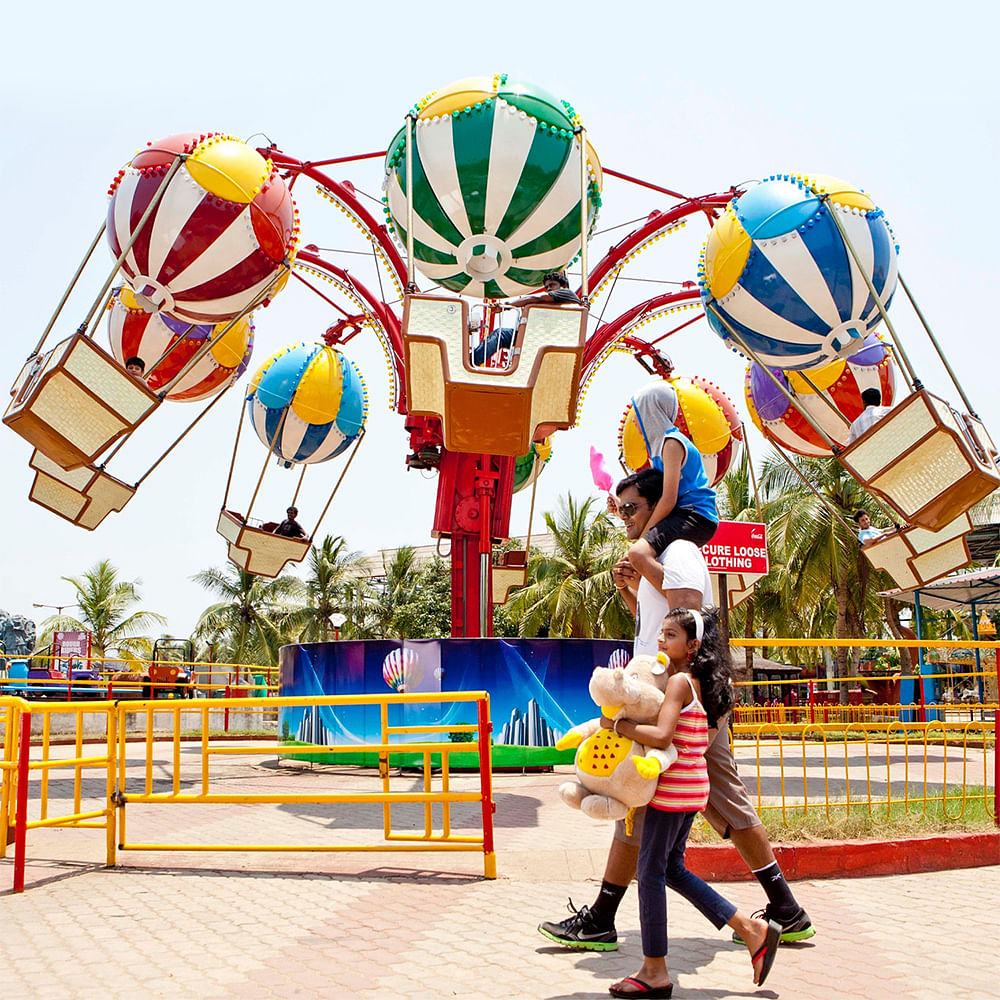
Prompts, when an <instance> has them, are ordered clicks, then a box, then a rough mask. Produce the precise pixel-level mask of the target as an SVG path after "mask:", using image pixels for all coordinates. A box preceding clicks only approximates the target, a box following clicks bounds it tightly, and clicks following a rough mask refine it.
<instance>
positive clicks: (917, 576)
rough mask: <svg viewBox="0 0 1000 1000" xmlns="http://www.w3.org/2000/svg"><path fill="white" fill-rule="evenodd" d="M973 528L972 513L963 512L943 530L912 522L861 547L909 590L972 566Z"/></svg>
mask: <svg viewBox="0 0 1000 1000" xmlns="http://www.w3.org/2000/svg"><path fill="white" fill-rule="evenodd" d="M971 530H972V521H971V520H970V519H969V515H968V514H961V515H960V516H959V517H956V518H955V520H954V521H952V522H951V523H950V524H947V525H945V526H944V527H943V528H942V529H941V530H940V531H928V530H927V529H926V528H920V527H917V526H914V525H911V526H909V527H905V528H901V529H899V530H898V531H891V532H889V533H887V534H885V535H883V536H882V537H881V538H874V539H872V540H871V541H870V542H866V543H865V544H864V545H862V546H861V551H862V552H863V553H864V554H865V556H866V558H867V559H868V561H869V562H870V563H871V564H872V566H874V567H875V568H876V569H882V570H885V571H886V573H888V574H889V576H891V577H892V578H893V580H894V581H895V583H896V586H897V587H899V588H900V590H909V589H910V588H911V587H923V586H925V585H926V584H928V583H932V582H933V581H934V580H938V579H940V578H941V577H942V576H947V575H948V574H949V573H953V572H954V571H955V570H957V569H962V568H963V567H964V566H968V564H969V563H970V562H971V561H972V556H971V555H970V553H969V545H968V542H967V541H966V538H965V536H966V535H967V534H968V533H969V532H970V531H971Z"/></svg>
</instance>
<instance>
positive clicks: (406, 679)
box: [278, 639, 631, 767]
mask: <svg viewBox="0 0 1000 1000" xmlns="http://www.w3.org/2000/svg"><path fill="white" fill-rule="evenodd" d="M630 651H631V643H629V642H623V641H621V640H613V639H419V640H406V641H402V642H401V641H399V640H382V639H379V640H366V639H358V640H354V641H349V642H348V641H345V642H319V643H307V644H302V645H296V646H284V647H283V648H282V650H281V694H282V695H283V696H289V697H301V696H316V695H360V694H384V693H386V690H387V689H388V690H389V691H394V692H397V693H411V694H412V693H416V692H446V691H483V690H485V691H488V692H489V694H490V717H491V719H492V720H493V744H494V745H493V763H494V766H495V767H539V766H546V765H550V764H555V763H566V762H571V761H572V759H573V753H574V751H573V750H564V751H558V750H556V749H555V743H556V741H557V740H558V739H559V737H560V736H562V735H563V734H564V733H565V732H566V731H567V730H569V729H572V728H573V726H575V725H577V724H578V723H580V722H583V721H585V720H586V719H590V718H593V715H594V703H593V702H592V701H591V700H590V696H589V694H588V693H587V681H588V680H589V678H590V675H591V673H592V671H593V669H594V667H595V666H606V665H607V664H608V663H620V662H622V660H623V657H627V656H628V655H630ZM379 713H380V709H379V706H378V705H346V706H345V705H319V706H313V707H309V708H305V707H286V708H282V709H281V711H280V714H279V718H278V729H279V732H280V733H281V736H282V739H283V740H284V741H286V742H298V743H312V744H317V745H320V746H323V745H329V744H338V745H349V744H351V743H357V744H363V743H377V742H379V738H380V732H381V729H380V717H379ZM475 715H476V707H475V705H474V704H472V703H467V702H463V703H459V704H448V703H444V704H434V703H431V704H399V705H390V706H389V724H390V725H449V724H454V725H456V726H459V725H470V724H474V723H475V721H476V717H475ZM418 738H419V737H417V736H414V739H418ZM327 756H329V755H324V754H321V753H317V754H311V755H304V759H312V760H322V759H325V757H327ZM469 757H470V763H473V762H474V760H475V755H473V754H470V755H469ZM369 758H370V759H369ZM336 759H337V761H338V762H341V763H343V762H345V761H351V762H357V763H371V764H374V763H376V760H375V755H374V754H368V755H367V756H365V755H363V754H362V753H361V752H360V751H359V753H358V757H357V758H356V760H355V758H345V756H344V755H343V754H340V753H338V754H337V757H336ZM452 763H453V764H455V765H457V766H461V764H462V759H461V756H460V755H458V756H455V755H453V757H452Z"/></svg>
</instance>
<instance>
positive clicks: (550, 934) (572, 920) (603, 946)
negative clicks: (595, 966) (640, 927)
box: [538, 899, 618, 951]
mask: <svg viewBox="0 0 1000 1000" xmlns="http://www.w3.org/2000/svg"><path fill="white" fill-rule="evenodd" d="M567 909H568V910H569V912H570V913H571V914H572V916H570V917H567V918H566V919H565V920H560V921H559V923H552V922H551V921H549V920H545V921H543V922H542V923H540V924H539V925H538V933H539V934H541V935H542V936H543V937H547V938H548V939H549V940H550V941H555V943H556V944H561V945H562V946H563V947H565V948H584V949H586V950H587V951H617V950H618V935H617V933H615V929H614V927H612V928H611V929H610V930H605V929H604V928H601V927H598V926H597V924H595V923H594V920H593V918H592V917H591V915H590V908H589V907H587V906H581V907H580V909H579V910H578V909H577V908H576V907H575V906H574V905H573V900H572V899H571V900H570V901H569V906H568V907H567Z"/></svg>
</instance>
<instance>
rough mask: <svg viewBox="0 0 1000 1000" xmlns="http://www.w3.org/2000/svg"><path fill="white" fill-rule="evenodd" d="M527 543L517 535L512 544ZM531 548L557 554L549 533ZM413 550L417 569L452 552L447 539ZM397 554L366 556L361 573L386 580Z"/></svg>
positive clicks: (385, 552) (521, 545) (535, 538)
mask: <svg viewBox="0 0 1000 1000" xmlns="http://www.w3.org/2000/svg"><path fill="white" fill-rule="evenodd" d="M525 541H526V538H525V536H524V535H515V536H513V537H512V538H511V542H513V543H514V545H513V547H514V548H515V549H516V548H522V549H523V548H524V544H525ZM531 547H532V549H534V550H535V551H536V552H542V553H544V554H545V555H552V553H553V552H555V549H556V543H555V539H554V538H553V536H552V535H550V534H548V533H545V534H540V535H532V536H531ZM412 548H413V556H414V562H415V563H416V566H417V568H420V567H422V566H425V565H426V564H427V563H429V562H430V561H431V560H432V559H433V558H434V557H435V556H436V555H439V556H442V557H443V558H447V556H448V553H449V552H450V551H451V549H450V543H449V542H448V540H447V539H442V540H441V542H440V544H435V545H414V546H413V547H412ZM397 552H399V549H398V548H395V549H381V550H379V551H378V552H375V553H373V554H372V555H370V556H366V557H365V559H364V561H363V562H362V563H361V572H362V573H363V574H364V575H366V576H370V577H372V578H373V579H376V580H378V579H384V578H385V575H386V567H387V566H389V564H390V563H391V562H392V560H393V558H394V557H395V555H396V553H397Z"/></svg>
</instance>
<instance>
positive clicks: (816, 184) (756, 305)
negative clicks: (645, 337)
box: [699, 174, 898, 369]
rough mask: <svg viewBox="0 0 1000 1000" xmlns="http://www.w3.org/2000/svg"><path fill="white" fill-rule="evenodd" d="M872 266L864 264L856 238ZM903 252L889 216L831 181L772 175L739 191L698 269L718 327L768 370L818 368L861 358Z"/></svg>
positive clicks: (713, 233)
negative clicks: (841, 359) (843, 359)
mask: <svg viewBox="0 0 1000 1000" xmlns="http://www.w3.org/2000/svg"><path fill="white" fill-rule="evenodd" d="M848 241H850V243H851V244H852V245H853V246H854V247H855V248H856V249H857V251H858V253H859V255H860V257H861V258H862V259H863V260H864V262H865V270H864V272H862V270H861V268H859V267H858V265H857V264H856V263H855V261H854V259H853V257H852V255H851V253H850V252H849V250H848V248H847V242H848ZM897 252H898V251H897V247H896V244H895V240H894V238H893V235H892V231H891V230H890V228H889V225H888V223H887V222H886V220H885V216H884V215H883V214H882V212H881V210H880V209H879V208H877V207H876V205H875V203H874V202H873V201H872V200H871V198H869V197H868V195H866V194H864V192H862V191H860V190H859V189H858V188H856V187H854V186H853V185H851V184H848V183H846V182H844V181H840V180H837V179H836V178H832V177H822V176H820V177H807V176H801V175H788V174H786V175H783V176H773V177H769V178H768V179H767V180H765V181H762V182H761V183H760V184H757V185H755V186H754V187H751V188H749V189H748V190H747V191H745V192H743V193H741V194H740V195H737V197H735V198H734V199H733V200H732V202H730V204H729V205H727V206H726V211H725V213H724V214H723V216H722V217H721V218H720V219H719V220H718V222H716V224H715V226H714V227H713V228H712V231H711V232H710V233H709V235H708V240H707V242H706V244H705V249H704V253H703V257H702V261H701V266H700V268H699V277H700V284H701V292H702V300H703V302H704V304H705V315H706V317H707V318H708V323H709V326H711V327H712V329H713V330H715V332H716V333H718V334H719V336H720V337H722V339H723V340H724V341H726V342H727V343H728V344H730V345H731V346H732V347H733V348H734V349H736V350H739V351H741V352H742V353H749V352H752V356H753V359H754V360H755V361H757V362H758V363H759V364H762V365H769V366H772V367H777V368H782V369H802V368H816V367H819V366H820V365H824V364H827V363H828V362H830V361H832V360H833V359H834V358H837V357H846V356H847V355H848V354H853V353H854V352H856V351H857V350H858V348H859V347H860V346H861V343H862V342H863V341H864V339H865V337H866V336H867V335H868V333H869V332H871V330H872V329H874V327H875V326H877V325H878V324H879V323H880V322H881V319H882V312H881V309H880V306H879V304H878V302H877V300H876V299H875V298H874V297H873V295H872V294H871V293H870V292H869V288H868V283H869V282H871V284H872V286H873V287H874V290H875V293H877V295H878V296H879V297H880V298H881V300H882V307H883V308H888V306H889V303H890V302H891V300H892V294H893V292H894V290H895V287H896V254H897Z"/></svg>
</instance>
